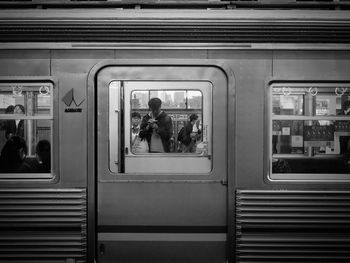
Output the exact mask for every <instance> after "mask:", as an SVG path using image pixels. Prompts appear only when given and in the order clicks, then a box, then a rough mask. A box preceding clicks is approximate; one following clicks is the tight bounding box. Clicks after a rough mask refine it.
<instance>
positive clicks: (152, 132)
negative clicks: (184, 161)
mask: <svg viewBox="0 0 350 263" xmlns="http://www.w3.org/2000/svg"><path fill="white" fill-rule="evenodd" d="M161 105H162V101H161V100H160V99H159V98H152V99H150V100H149V102H148V106H149V109H150V112H149V113H148V114H146V115H145V116H144V117H143V118H142V122H141V127H140V133H139V136H140V138H141V139H143V138H146V140H147V142H148V144H149V151H150V152H152V153H162V152H170V144H171V141H170V139H171V137H172V134H173V123H172V120H171V117H170V116H169V115H168V114H166V113H165V112H164V111H162V110H161Z"/></svg>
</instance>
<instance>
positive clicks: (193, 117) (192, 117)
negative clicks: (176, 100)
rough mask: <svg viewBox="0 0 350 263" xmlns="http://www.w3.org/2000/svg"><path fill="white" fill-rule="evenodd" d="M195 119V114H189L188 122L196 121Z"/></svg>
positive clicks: (196, 116)
mask: <svg viewBox="0 0 350 263" xmlns="http://www.w3.org/2000/svg"><path fill="white" fill-rule="evenodd" d="M197 119H198V115H197V114H191V115H190V122H192V121H196V120H197Z"/></svg>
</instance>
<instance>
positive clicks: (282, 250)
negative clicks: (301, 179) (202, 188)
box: [236, 191, 350, 263]
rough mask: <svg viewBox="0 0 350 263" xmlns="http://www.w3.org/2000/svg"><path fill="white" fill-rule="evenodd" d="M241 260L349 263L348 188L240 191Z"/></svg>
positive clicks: (254, 262) (246, 262)
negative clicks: (334, 189)
mask: <svg viewBox="0 0 350 263" xmlns="http://www.w3.org/2000/svg"><path fill="white" fill-rule="evenodd" d="M236 228H237V229H236V234H237V240H236V246H237V251H236V257H237V262H240V263H267V262H279V263H283V262H288V263H302V262H308V263H309V262H318V263H320V262H324V263H326V262H327V263H338V262H342V263H343V262H344V263H345V262H350V192H323V191H319V192H318V191H314V192H312V191H310V192H308V191H237V195H236Z"/></svg>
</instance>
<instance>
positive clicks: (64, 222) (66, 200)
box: [0, 189, 87, 262]
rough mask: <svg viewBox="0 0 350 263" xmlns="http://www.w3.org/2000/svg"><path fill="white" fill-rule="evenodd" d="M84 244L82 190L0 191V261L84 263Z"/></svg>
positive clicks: (84, 226) (84, 214)
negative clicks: (68, 262) (67, 262)
mask: <svg viewBox="0 0 350 263" xmlns="http://www.w3.org/2000/svg"><path fill="white" fill-rule="evenodd" d="M86 242H87V240H86V191H85V190H84V189H6V190H4V189H2V190H0V262H9V261H11V262H66V260H69V259H71V260H75V262H86ZM73 262H74V261H73Z"/></svg>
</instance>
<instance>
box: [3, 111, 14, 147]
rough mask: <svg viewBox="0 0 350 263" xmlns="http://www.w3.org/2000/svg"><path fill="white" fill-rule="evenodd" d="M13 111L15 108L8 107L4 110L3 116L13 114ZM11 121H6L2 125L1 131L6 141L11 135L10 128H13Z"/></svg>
mask: <svg viewBox="0 0 350 263" xmlns="http://www.w3.org/2000/svg"><path fill="white" fill-rule="evenodd" d="M14 109H15V106H13V105H10V106H8V107H7V108H6V110H5V114H13V111H14ZM12 123H13V120H6V121H5V122H4V124H3V129H4V130H5V137H6V139H7V140H8V139H9V138H10V137H11V136H12V135H13V134H11V133H9V131H10V130H11V129H10V127H13V125H12Z"/></svg>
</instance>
